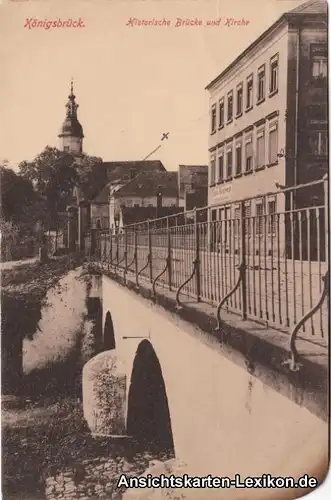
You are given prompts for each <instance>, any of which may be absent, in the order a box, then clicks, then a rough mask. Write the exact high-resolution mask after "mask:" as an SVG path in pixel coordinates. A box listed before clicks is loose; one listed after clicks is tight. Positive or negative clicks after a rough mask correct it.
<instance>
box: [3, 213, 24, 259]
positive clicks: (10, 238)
mask: <svg viewBox="0 0 331 500" xmlns="http://www.w3.org/2000/svg"><path fill="white" fill-rule="evenodd" d="M0 233H1V258H2V260H12V249H13V248H14V246H15V245H16V244H17V242H18V240H19V228H18V227H17V226H14V224H13V223H12V222H10V221H6V220H5V219H3V218H2V217H0Z"/></svg>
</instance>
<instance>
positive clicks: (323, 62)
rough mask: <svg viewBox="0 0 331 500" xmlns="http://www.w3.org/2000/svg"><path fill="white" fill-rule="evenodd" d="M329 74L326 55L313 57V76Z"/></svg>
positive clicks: (323, 76) (324, 76)
mask: <svg viewBox="0 0 331 500" xmlns="http://www.w3.org/2000/svg"><path fill="white" fill-rule="evenodd" d="M327 75H328V66H327V59H326V57H324V56H314V58H313V78H314V79H315V78H316V79H317V78H326V77H327Z"/></svg>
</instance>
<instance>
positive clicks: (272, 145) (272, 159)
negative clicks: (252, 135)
mask: <svg viewBox="0 0 331 500" xmlns="http://www.w3.org/2000/svg"><path fill="white" fill-rule="evenodd" d="M277 153H278V126H277V123H275V124H273V125H270V127H269V165H273V164H275V163H277V162H278V156H277Z"/></svg>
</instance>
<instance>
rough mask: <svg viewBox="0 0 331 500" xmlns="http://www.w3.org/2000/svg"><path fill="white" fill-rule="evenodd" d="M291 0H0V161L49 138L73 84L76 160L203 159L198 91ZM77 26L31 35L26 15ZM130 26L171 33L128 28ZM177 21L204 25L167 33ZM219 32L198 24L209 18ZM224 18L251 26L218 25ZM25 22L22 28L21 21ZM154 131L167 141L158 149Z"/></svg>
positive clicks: (202, 98)
mask: <svg viewBox="0 0 331 500" xmlns="http://www.w3.org/2000/svg"><path fill="white" fill-rule="evenodd" d="M302 3H303V2H302V1H301V0H249V1H248V0H231V1H230V0H228V1H225V0H79V1H78V0H0V67H1V76H2V77H1V79H0V109H1V115H2V119H1V126H0V162H2V161H3V160H5V159H6V160H8V161H9V165H10V166H11V167H13V168H14V169H16V168H17V165H18V163H19V162H20V161H23V160H31V159H33V158H34V157H35V156H36V155H37V154H38V153H40V152H41V151H42V150H43V149H44V148H45V146H46V145H50V146H55V147H59V139H58V138H57V135H58V133H59V131H60V128H61V124H62V122H63V120H64V117H65V107H64V106H65V103H66V100H67V96H68V94H69V90H70V80H71V78H73V79H74V93H75V95H76V101H77V102H78V104H79V108H78V118H79V121H80V123H81V124H82V126H83V129H84V135H85V138H84V143H83V149H84V152H85V153H87V154H89V155H94V156H99V157H101V158H102V159H103V160H104V161H119V160H142V159H143V158H145V157H146V156H147V155H148V154H149V153H150V152H151V151H152V150H154V149H155V148H156V147H157V146H158V145H159V144H162V147H161V148H160V149H159V150H158V151H157V152H156V153H155V154H154V155H153V156H151V157H150V159H159V160H161V161H162V162H163V164H164V166H165V167H166V168H167V169H168V170H175V169H177V168H178V165H179V164H207V163H208V130H209V127H208V124H209V119H208V114H209V109H208V108H209V106H208V102H209V95H208V91H207V90H205V87H206V85H207V84H208V83H209V82H210V81H211V80H212V79H213V78H215V77H216V76H217V75H218V74H219V73H220V72H221V71H222V70H223V69H224V68H226V66H227V65H228V64H230V63H231V61H232V60H233V59H234V58H235V57H237V56H238V55H239V53H240V52H242V51H243V50H244V49H245V48H246V47H247V46H248V45H249V44H250V43H251V42H252V41H253V40H254V39H255V38H257V37H258V36H259V35H260V34H261V33H262V32H263V31H264V30H265V29H267V28H268V26H270V25H271V24H272V23H273V22H274V21H275V20H276V19H277V18H278V17H279V16H281V14H282V13H283V12H285V11H287V10H290V9H293V8H295V7H296V6H298V5H300V4H302ZM31 18H33V19H38V20H40V21H43V20H52V21H55V20H57V19H61V20H62V21H63V20H67V19H70V18H72V19H73V20H78V19H79V18H81V20H82V21H81V22H82V23H83V24H84V26H83V27H76V28H51V29H49V30H46V29H43V28H32V29H30V28H29V27H28V26H29V25H28V23H27V21H26V19H31ZM130 18H137V19H139V20H152V19H153V18H154V19H157V20H162V19H164V18H165V19H166V20H169V21H170V23H171V26H134V27H132V26H128V25H127V23H128V21H129V19H130ZM177 18H178V19H193V20H194V19H195V18H197V19H199V20H201V21H202V23H203V25H202V26H189V27H187V26H185V27H175V24H176V22H177ZM219 18H221V21H220V23H219V26H206V21H208V20H218V19H219ZM226 18H234V19H236V20H241V19H244V20H245V21H249V22H248V24H246V25H245V26H243V25H241V26H231V27H228V26H226ZM30 25H31V24H30ZM163 132H169V139H168V140H164V141H162V143H161V142H160V139H161V137H162V134H163Z"/></svg>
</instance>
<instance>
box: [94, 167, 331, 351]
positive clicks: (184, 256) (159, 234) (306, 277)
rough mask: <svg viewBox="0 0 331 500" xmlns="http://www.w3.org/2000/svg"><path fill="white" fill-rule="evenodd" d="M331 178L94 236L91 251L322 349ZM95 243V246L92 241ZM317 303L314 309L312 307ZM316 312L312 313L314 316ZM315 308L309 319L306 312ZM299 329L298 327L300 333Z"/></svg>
mask: <svg viewBox="0 0 331 500" xmlns="http://www.w3.org/2000/svg"><path fill="white" fill-rule="evenodd" d="M328 231H329V227H328V179H327V178H326V177H325V178H324V179H323V180H321V181H315V182H311V183H309V184H304V185H301V186H296V187H295V188H293V187H292V188H283V189H278V190H277V191H276V192H273V193H267V194H264V195H263V196H259V197H257V196H256V197H253V198H247V199H244V200H239V201H238V202H231V203H228V204H220V205H214V206H209V207H205V208H203V209H198V210H194V211H192V212H187V213H180V214H178V215H177V216H170V217H165V218H160V219H154V220H149V221H145V222H142V223H138V224H132V225H128V226H126V227H124V228H121V229H119V230H118V232H117V234H116V235H115V234H112V235H111V234H110V233H109V231H96V232H94V236H93V238H92V240H91V238H90V237H89V236H88V237H87V238H86V245H89V248H90V250H89V253H90V255H93V258H94V259H95V260H97V261H99V262H101V263H102V264H103V265H105V264H106V265H107V266H108V267H109V268H110V267H111V268H112V270H113V271H114V272H121V273H123V275H124V276H125V277H128V276H129V275H131V276H132V277H133V279H134V280H135V281H136V283H137V284H138V283H139V280H140V279H143V280H146V281H148V282H150V283H151V284H152V285H153V290H154V293H155V290H156V287H157V286H158V287H166V288H167V289H169V290H174V291H177V304H178V307H181V306H182V305H183V302H185V296H186V297H193V298H194V299H195V300H196V301H198V302H199V301H205V302H209V303H212V304H215V305H216V306H218V307H217V312H218V324H219V326H220V324H221V319H222V310H226V311H229V312H232V313H235V314H238V315H240V316H241V317H242V318H243V319H247V318H250V319H252V320H255V321H257V322H260V323H263V324H265V325H268V326H271V327H273V328H275V329H278V330H281V331H284V332H287V333H291V332H293V331H294V330H295V329H297V330H298V331H297V330H295V336H300V337H303V338H305V339H307V340H310V341H314V342H315V343H319V344H321V345H322V346H326V345H327V340H328V339H327V338H328V304H327V300H324V299H323V301H322V303H321V304H319V302H320V298H321V297H322V296H323V293H324V291H325V286H324V282H323V279H325V277H326V276H327V274H328ZM91 241H92V245H91ZM316 304H319V305H318V308H317V309H316V307H315V306H316ZM315 309H316V310H315ZM311 311H313V312H312V313H310V312H311ZM302 318H305V320H304V321H303V322H302V323H300V325H299V329H298V327H297V325H298V323H299V322H300V321H301V320H302Z"/></svg>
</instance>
